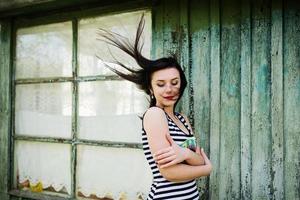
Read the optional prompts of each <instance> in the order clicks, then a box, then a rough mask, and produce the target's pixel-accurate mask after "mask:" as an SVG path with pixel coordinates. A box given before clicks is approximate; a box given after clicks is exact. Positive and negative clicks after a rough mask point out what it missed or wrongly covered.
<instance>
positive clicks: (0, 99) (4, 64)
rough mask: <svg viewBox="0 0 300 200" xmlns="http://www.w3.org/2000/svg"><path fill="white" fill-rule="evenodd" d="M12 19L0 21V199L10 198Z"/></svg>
mask: <svg viewBox="0 0 300 200" xmlns="http://www.w3.org/2000/svg"><path fill="white" fill-rule="evenodd" d="M10 35H11V23H10V20H2V21H0V160H1V162H0V199H1V200H2V199H3V200H7V199H9V196H8V190H9V185H10V180H9V177H10V176H9V169H10V159H9V147H10V145H9V142H10V138H9V135H10V128H11V127H10V120H11V105H10V104H11V103H10V102H11V95H10V93H11V88H10V85H11V84H10V81H11V80H10V77H11V76H10V74H11V72H10V49H11V45H10V44H11V37H10Z"/></svg>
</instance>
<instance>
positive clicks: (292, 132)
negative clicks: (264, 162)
mask: <svg viewBox="0 0 300 200" xmlns="http://www.w3.org/2000/svg"><path fill="white" fill-rule="evenodd" d="M284 2H285V5H284V11H285V13H284V22H283V24H284V30H283V33H284V42H283V45H284V47H283V49H284V61H283V63H284V69H283V76H284V77H283V80H284V83H283V85H284V100H283V102H284V106H283V107H284V155H285V157H284V186H285V199H298V200H299V199H300V181H299V180H300V148H299V147H300V137H299V135H300V34H299V33H300V6H299V3H296V2H294V1H284Z"/></svg>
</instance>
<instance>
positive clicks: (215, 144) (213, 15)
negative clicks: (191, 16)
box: [209, 0, 221, 199]
mask: <svg viewBox="0 0 300 200" xmlns="http://www.w3.org/2000/svg"><path fill="white" fill-rule="evenodd" d="M210 30H211V31H210V37H211V38H210V62H211V66H210V67H211V78H210V79H211V81H210V90H211V94H212V95H210V99H211V100H210V108H211V109H210V144H209V145H210V155H209V157H210V160H211V162H212V164H213V171H212V173H211V175H210V177H209V198H210V199H219V177H220V173H221V171H220V127H221V124H220V96H221V95H220V89H221V88H220V85H221V84H220V70H221V69H220V68H221V65H220V55H221V47H220V39H221V38H220V5H219V1H218V0H212V1H211V2H210Z"/></svg>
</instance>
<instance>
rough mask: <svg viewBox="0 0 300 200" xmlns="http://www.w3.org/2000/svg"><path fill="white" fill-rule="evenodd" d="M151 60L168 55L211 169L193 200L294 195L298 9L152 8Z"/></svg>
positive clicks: (172, 4) (196, 4)
mask: <svg viewBox="0 0 300 200" xmlns="http://www.w3.org/2000/svg"><path fill="white" fill-rule="evenodd" d="M153 10H154V13H153V14H154V20H153V26H154V30H156V31H154V37H153V42H154V49H153V52H154V56H155V57H157V56H158V57H159V56H163V55H169V53H170V52H171V53H176V54H177V55H178V56H179V57H180V59H181V63H182V64H183V65H184V67H185V72H186V74H187V76H188V80H189V85H188V88H187V90H186V93H185V95H184V96H183V99H182V101H181V103H180V104H179V106H180V108H179V109H180V110H182V111H183V112H185V113H186V114H187V115H188V117H189V118H190V121H191V122H192V124H193V126H194V130H195V133H196V134H197V136H198V139H199V140H198V141H199V144H200V145H201V146H202V147H204V148H205V150H206V152H209V155H210V158H211V160H212V162H213V165H214V170H213V173H212V174H211V176H210V178H209V179H208V178H202V179H201V180H200V181H199V187H200V189H201V194H202V197H201V198H202V199H299V198H300V182H299V174H300V157H299V155H300V148H299V147H300V114H299V111H300V97H299V96H300V41H299V37H300V3H294V2H293V1H279V0H277V1H272V2H271V1H262V0H256V1H246V0H243V1H238V0H223V1H217V0H211V1H196V0H190V1H179V0H178V1H171V0H165V1H161V2H159V4H157V5H156V7H154V9H153Z"/></svg>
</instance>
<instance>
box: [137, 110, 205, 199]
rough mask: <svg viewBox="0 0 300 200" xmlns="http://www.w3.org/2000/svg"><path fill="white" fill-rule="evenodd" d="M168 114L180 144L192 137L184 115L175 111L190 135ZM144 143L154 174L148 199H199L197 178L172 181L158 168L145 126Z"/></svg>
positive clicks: (170, 128) (175, 136) (172, 135)
mask: <svg viewBox="0 0 300 200" xmlns="http://www.w3.org/2000/svg"><path fill="white" fill-rule="evenodd" d="M165 114H166V117H167V119H168V125H169V132H170V135H171V137H172V138H173V140H174V141H175V142H176V143H177V144H178V145H180V144H181V143H183V142H184V141H185V140H186V139H188V138H190V137H192V136H193V135H192V134H191V130H190V128H189V126H188V125H187V123H186V121H185V119H184V117H182V116H181V115H180V114H179V113H176V112H175V115H176V116H177V118H178V119H179V120H180V121H181V122H182V123H183V124H184V126H185V127H186V128H187V129H188V131H189V135H187V134H185V133H184V132H183V131H182V130H181V129H180V128H179V127H178V126H177V125H176V124H175V123H174V122H173V120H172V119H171V118H170V117H169V116H168V115H167V113H165ZM142 143H143V150H144V154H145V156H146V159H147V161H148V163H149V166H150V168H151V171H152V174H153V183H152V185H151V189H150V192H149V195H148V198H147V199H148V200H154V199H155V200H167V199H169V200H198V199H199V192H198V189H197V184H196V181H195V180H192V181H187V182H180V183H176V182H170V181H168V180H167V179H165V178H164V177H163V176H162V175H161V173H160V172H159V170H158V167H157V165H156V163H155V161H154V159H153V157H152V154H151V152H150V149H149V144H148V139H147V135H146V132H145V130H144V128H143V129H142Z"/></svg>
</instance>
